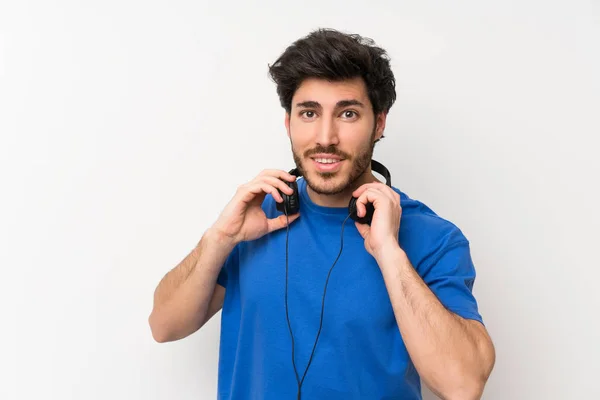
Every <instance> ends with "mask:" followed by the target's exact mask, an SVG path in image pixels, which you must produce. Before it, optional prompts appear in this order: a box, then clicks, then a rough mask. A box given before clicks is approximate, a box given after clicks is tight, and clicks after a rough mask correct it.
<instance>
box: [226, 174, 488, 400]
mask: <svg viewBox="0 0 600 400" xmlns="http://www.w3.org/2000/svg"><path fill="white" fill-rule="evenodd" d="M297 182H298V188H299V192H300V214H301V215H300V217H299V218H298V219H297V220H296V221H294V222H293V223H292V224H291V225H290V231H289V258H288V269H289V272H288V310H289V320H290V324H291V328H292V332H293V334H294V342H295V349H294V352H295V362H296V368H297V370H298V375H299V377H300V378H302V376H303V374H304V371H305V368H306V365H307V363H308V360H309V358H310V354H311V352H312V349H313V345H314V341H315V339H316V335H317V332H318V330H319V324H320V316H321V306H322V299H323V290H324V287H325V281H326V279H327V274H328V273H329V270H330V268H331V266H332V264H333V262H334V261H335V259H336V257H337V256H338V254H339V251H340V244H341V242H340V239H341V233H342V222H343V221H344V220H345V219H346V217H347V216H348V209H347V207H339V208H331V207H323V206H319V205H317V204H315V203H313V202H312V201H311V200H310V197H309V196H308V193H307V191H306V181H305V180H304V179H303V178H299V179H297ZM394 190H396V192H398V193H399V194H400V196H401V207H402V217H401V222H400V233H399V243H400V246H401V248H402V249H403V250H404V251H405V252H406V254H407V256H408V257H409V259H410V261H411V263H412V264H413V266H414V268H415V269H416V270H417V272H418V274H419V275H420V276H421V277H422V278H423V280H424V281H425V283H427V285H428V286H429V287H430V289H431V290H432V291H433V292H434V293H435V295H436V296H437V297H438V298H439V300H440V301H441V302H442V303H443V304H444V306H445V307H446V308H447V309H449V310H451V311H453V312H455V313H457V314H458V315H460V316H462V317H464V318H469V319H475V320H478V321H480V322H482V319H481V316H480V314H479V312H478V307H477V302H476V300H475V298H474V296H473V295H472V288H473V283H474V280H475V268H474V266H473V262H472V259H471V255H470V250H469V242H468V241H467V239H466V238H465V236H464V235H463V234H462V232H461V231H460V230H459V229H458V228H457V227H456V226H455V225H454V224H452V223H451V222H449V221H447V220H444V219H442V218H441V217H439V216H437V215H436V214H435V213H434V212H433V211H432V210H431V209H430V208H429V207H427V206H426V205H424V204H423V203H421V202H419V201H416V200H413V199H411V198H409V197H408V196H407V195H406V194H405V193H403V192H401V191H400V190H398V189H396V188H394ZM263 210H264V211H265V213H266V215H267V217H270V218H273V217H276V216H278V215H281V213H280V212H279V211H277V210H276V203H275V200H274V199H273V198H272V197H271V196H270V195H268V196H267V197H266V198H265V201H264V202H263ZM343 235H344V238H343V250H342V253H341V256H340V257H339V260H338V261H337V263H336V265H335V267H334V268H333V271H332V273H331V276H330V279H329V284H328V285H327V292H326V297H325V307H324V314H323V326H322V331H321V334H320V337H319V341H318V344H317V347H316V350H315V353H314V356H313V360H312V363H311V364H310V368H309V369H308V372H307V373H306V378H305V380H304V383H303V384H302V399H307V400H308V399H310V400H313V399H327V400H338V399H339V400H342V399H343V400H354V399H356V400H358V399H411V400H412V399H421V382H420V378H419V375H418V373H417V371H416V369H415V367H414V365H413V363H412V362H411V359H410V357H409V355H408V352H407V350H406V347H405V345H404V342H403V341H402V337H401V335H400V331H399V328H398V325H397V322H396V319H395V316H394V311H393V309H392V305H391V302H390V299H389V295H388V292H387V289H386V286H385V282H384V280H383V276H382V274H381V271H380V269H379V266H378V265H377V263H376V262H375V259H374V258H373V257H372V256H371V255H370V254H369V253H368V252H367V251H366V250H365V247H364V240H363V238H362V237H361V236H360V234H359V232H358V230H357V229H356V227H355V225H354V221H353V220H352V219H350V218H348V219H347V220H346V223H345V226H344V231H343ZM285 263H286V229H285V228H283V229H280V230H278V231H275V232H273V233H271V234H268V235H265V236H264V237H262V238H260V239H258V240H255V241H252V242H243V243H240V244H239V245H238V246H237V247H236V248H235V249H234V250H233V251H232V253H231V254H230V256H229V257H228V259H227V261H226V263H225V265H224V266H223V268H222V270H221V273H220V275H219V277H218V280H217V282H218V283H219V284H220V285H222V286H224V287H225V288H226V292H225V300H224V304H223V309H222V314H221V341H220V349H219V375H218V376H219V378H218V398H219V399H221V400H238V399H244V400H246V399H248V400H250V399H252V400H254V399H256V400H259V399H260V400H296V396H297V390H298V384H297V381H296V375H295V373H294V369H293V366H292V343H291V338H290V332H289V328H288V323H287V321H288V320H287V317H286V309H285V279H286V264H285Z"/></svg>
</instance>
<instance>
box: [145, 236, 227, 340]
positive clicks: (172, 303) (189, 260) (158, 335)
mask: <svg viewBox="0 0 600 400" xmlns="http://www.w3.org/2000/svg"><path fill="white" fill-rule="evenodd" d="M233 248H234V243H233V242H232V241H231V240H228V239H226V238H225V237H224V236H222V235H219V234H217V233H216V232H215V231H213V230H211V229H209V230H207V231H206V232H205V234H204V235H203V236H202V239H201V240H200V242H199V243H198V245H197V246H196V247H195V248H194V249H193V250H192V251H191V252H190V254H188V256H187V257H186V258H185V259H184V260H183V261H181V263H179V264H178V265H177V266H176V267H175V268H173V269H172V270H171V271H170V272H169V273H167V274H166V275H165V276H164V277H163V279H162V280H161V281H160V283H159V284H158V286H157V288H156V290H155V292H154V306H153V309H152V313H151V314H150V317H149V319H148V322H149V324H150V328H151V330H152V336H153V337H154V339H155V340H156V341H157V342H161V343H162V342H169V341H174V340H179V339H182V338H184V337H186V336H188V335H190V334H192V333H194V332H196V331H197V330H198V329H200V328H201V327H202V326H203V325H204V324H205V323H206V322H207V321H208V320H209V319H210V318H212V316H213V315H214V314H215V313H216V312H217V311H219V310H220V309H221V307H222V304H223V298H224V295H225V289H224V288H223V287H221V286H220V285H217V284H216V281H217V277H218V275H219V272H220V270H221V267H222V266H223V264H224V263H225V261H226V259H227V257H228V256H229V254H230V253H231V251H232V250H233Z"/></svg>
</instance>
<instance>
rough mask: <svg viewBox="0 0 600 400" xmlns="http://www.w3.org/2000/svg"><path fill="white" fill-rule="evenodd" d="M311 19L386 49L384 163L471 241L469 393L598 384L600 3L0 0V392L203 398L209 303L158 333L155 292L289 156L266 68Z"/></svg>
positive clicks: (522, 395) (213, 336)
mask: <svg viewBox="0 0 600 400" xmlns="http://www.w3.org/2000/svg"><path fill="white" fill-rule="evenodd" d="M316 27H333V28H338V29H341V30H344V31H347V32H356V33H360V34H363V35H366V36H369V37H372V38H373V39H375V40H376V42H377V43H378V44H379V45H381V46H383V47H385V48H386V49H387V50H388V51H389V54H390V56H391V57H392V64H393V68H394V72H395V74H396V79H397V83H398V100H397V102H396V104H395V105H394V107H393V108H392V112H391V113H390V115H389V118H388V125H387V130H386V135H387V136H386V138H385V139H384V140H383V141H382V142H381V143H380V144H378V146H377V147H376V154H375V156H376V158H377V159H378V160H380V161H382V162H384V163H385V164H386V165H387V166H388V168H389V169H390V170H391V172H392V177H393V182H394V184H395V186H397V187H399V188H400V189H401V190H403V191H404V192H406V193H407V194H408V195H409V196H411V197H413V198H416V199H419V200H421V201H423V202H425V203H426V204H428V205H429V206H431V207H432V208H433V209H434V210H435V211H436V212H438V213H439V214H440V215H442V216H443V217H445V218H447V219H449V220H451V221H453V222H454V223H456V224H457V225H459V227H461V229H462V230H463V231H464V232H465V234H466V235H467V237H468V238H469V239H470V240H471V242H472V245H473V257H474V260H475V262H476V266H477V272H478V278H477V281H476V283H475V294H476V296H477V298H478V301H479V304H480V309H481V312H482V314H483V316H484V318H485V321H486V324H487V327H488V329H489V331H490V333H491V335H492V337H493V339H494V343H495V345H496V350H497V363H496V367H495V369H494V372H493V374H492V377H491V378H490V381H489V383H488V385H487V387H486V391H485V394H484V398H485V399H494V400H495V399H511V400H517V399H544V400H551V399H592V398H594V399H597V398H600V388H599V387H598V374H599V373H600V365H599V364H600V361H599V360H600V349H599V347H600V345H599V344H598V339H599V338H600V322H599V319H598V316H599V315H600V312H599V311H598V310H599V308H600V307H599V306H600V304H599V303H600V302H599V295H598V292H599V290H598V288H597V285H598V278H600V273H599V272H598V270H599V267H600V265H599V262H598V258H597V257H598V256H597V254H598V249H599V242H600V240H599V239H600V216H599V214H600V213H599V211H598V207H599V204H600V189H599V185H600V177H599V175H600V174H599V172H600V161H599V160H598V150H599V147H600V146H599V140H598V134H599V133H600V121H599V119H600V118H599V114H600V77H599V73H598V71H600V5H599V3H598V1H573V0H571V1H567V0H563V1H541V0H538V1H534V0H527V1H523V0H520V1H458V2H456V1H455V2H447V1H441V0H440V1H437V2H436V1H422V0H421V1H411V2H407V1H388V2H383V1H369V2H366V1H344V2H328V1H317V2H315V1H303V2H283V1H272V2H269V3H267V2H262V3H255V4H252V5H251V4H248V2H241V1H240V2H238V3H237V4H236V3H234V2H223V3H219V2H216V1H211V2H202V1H164V0H163V1H134V0H126V1H124V0H118V1H117V0H112V1H93V2H92V1H66V0H60V1H54V2H46V1H18V2H17V1H9V0H3V1H2V2H1V6H0V133H1V136H0V177H1V180H0V184H1V186H0V188H1V191H2V192H1V196H0V227H1V229H0V235H1V236H0V243H1V248H0V267H1V273H2V275H1V276H2V278H1V281H0V282H1V288H0V307H1V319H0V321H1V329H0V369H1V371H0V398H1V399H7V400H12V399H61V400H64V399H77V400H79V399H128V400H129V399H190V400H191V399H213V398H215V394H216V378H217V369H216V367H217V345H218V332H219V315H217V316H216V317H215V318H214V319H213V320H211V321H210V323H209V324H208V325H207V326H205V328H203V329H202V330H201V331H199V332H197V333H196V334H194V335H192V336H190V337H188V338H186V339H184V340H181V341H179V342H174V343H168V344H157V343H155V342H154V341H153V339H152V336H151V333H150V330H149V327H148V323H147V318H148V315H149V313H150V310H151V305H152V294H153V291H154V288H155V286H156V284H157V283H158V281H159V280H160V278H161V277H162V276H163V274H164V273H166V272H167V271H168V270H169V269H170V268H172V267H173V266H174V265H176V264H177V263H178V262H179V261H180V260H181V259H182V258H183V257H184V256H185V255H186V254H187V253H188V251H189V250H190V249H191V248H192V247H193V246H194V245H195V244H196V242H197V241H198V240H199V238H200V236H201V234H202V233H203V231H204V230H205V229H206V228H207V227H208V226H210V224H212V222H213V221H214V219H215V218H216V217H217V215H218V213H219V212H220V210H221V209H222V207H223V206H224V205H225V203H226V202H227V201H228V200H229V199H230V197H231V195H232V194H233V192H234V190H235V188H236V187H237V185H239V184H241V183H243V182H245V181H246V180H249V179H251V178H252V177H253V176H254V175H255V174H256V173H258V172H259V171H260V170H261V169H263V168H281V169H286V170H287V169H289V168H290V167H291V166H292V158H291V153H290V151H289V142H288V141H287V137H286V135H285V129H284V125H283V117H284V114H283V109H282V108H280V106H279V102H278V98H277V95H276V93H275V86H274V84H273V83H272V82H271V81H270V80H269V79H268V77H267V66H268V63H272V62H273V61H274V60H275V59H276V57H277V56H278V55H279V54H280V53H281V52H282V51H283V50H284V49H285V47H286V46H287V45H289V44H290V43H291V42H292V41H293V40H295V39H297V38H299V37H300V36H303V35H305V34H307V33H308V32H309V31H310V30H312V29H313V28H316ZM426 398H433V397H432V396H431V395H430V394H426Z"/></svg>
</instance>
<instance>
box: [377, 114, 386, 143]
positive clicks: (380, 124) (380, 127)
mask: <svg viewBox="0 0 600 400" xmlns="http://www.w3.org/2000/svg"><path fill="white" fill-rule="evenodd" d="M386 120H387V115H386V113H385V112H380V113H379V114H377V116H376V117H375V121H376V125H375V126H376V130H375V140H379V139H381V137H382V136H383V131H385V123H386Z"/></svg>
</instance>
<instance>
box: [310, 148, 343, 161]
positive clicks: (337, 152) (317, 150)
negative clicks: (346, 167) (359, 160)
mask: <svg viewBox="0 0 600 400" xmlns="http://www.w3.org/2000/svg"><path fill="white" fill-rule="evenodd" d="M313 154H331V155H334V156H339V157H341V158H346V159H348V158H350V155H349V154H346V153H344V152H343V151H341V150H339V149H337V148H336V147H335V146H328V147H323V146H317V147H315V148H314V149H310V150H307V151H305V152H304V157H310V156H312V155H313Z"/></svg>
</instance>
